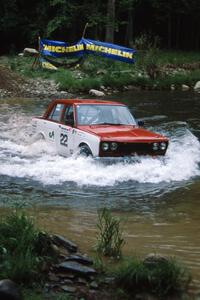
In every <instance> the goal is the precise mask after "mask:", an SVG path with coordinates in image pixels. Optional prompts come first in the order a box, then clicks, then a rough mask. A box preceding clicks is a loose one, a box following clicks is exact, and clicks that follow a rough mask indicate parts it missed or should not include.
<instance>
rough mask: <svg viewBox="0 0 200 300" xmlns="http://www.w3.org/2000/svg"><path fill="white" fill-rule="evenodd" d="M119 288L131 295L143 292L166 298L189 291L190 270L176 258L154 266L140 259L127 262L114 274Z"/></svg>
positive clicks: (159, 262) (161, 261) (162, 261)
mask: <svg viewBox="0 0 200 300" xmlns="http://www.w3.org/2000/svg"><path fill="white" fill-rule="evenodd" d="M114 276H115V279H116V284H117V286H118V287H120V288H122V289H123V290H125V291H127V292H128V293H129V294H136V293H138V292H139V293H141V292H147V293H151V294H154V295H157V296H166V295H171V294H173V293H176V292H177V293H178V292H180V291H184V290H186V289H187V287H188V284H189V282H190V279H191V278H190V274H189V272H188V270H187V269H186V268H185V267H184V266H182V265H181V264H180V263H179V262H178V261H177V260H176V259H175V258H168V259H164V260H160V261H158V262H157V263H155V264H153V265H148V264H145V263H144V261H142V260H140V259H138V258H131V259H128V260H125V261H124V262H123V263H122V265H121V266H119V267H118V268H117V270H116V271H115V273H114Z"/></svg>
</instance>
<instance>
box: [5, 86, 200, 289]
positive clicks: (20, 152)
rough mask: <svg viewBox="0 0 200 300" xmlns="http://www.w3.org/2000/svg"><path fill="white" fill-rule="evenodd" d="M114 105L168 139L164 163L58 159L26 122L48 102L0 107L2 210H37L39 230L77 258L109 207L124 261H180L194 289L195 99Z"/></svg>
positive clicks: (199, 111) (199, 263)
mask: <svg viewBox="0 0 200 300" xmlns="http://www.w3.org/2000/svg"><path fill="white" fill-rule="evenodd" d="M117 97H119V96H116V97H115V100H116V98H117ZM119 99H121V100H122V99H126V100H124V102H126V103H127V104H129V106H130V108H131V110H132V112H133V113H134V115H135V116H136V117H137V118H142V119H144V120H145V124H146V125H145V126H146V127H147V128H148V129H150V130H153V131H155V132H158V133H161V134H164V135H166V136H167V137H169V139H170V145H169V148H168V151H167V155H166V156H165V157H164V158H156V159H153V158H150V157H139V158H137V160H136V161H134V162H133V161H130V160H127V159H125V160H120V161H115V162H112V161H109V163H108V162H103V161H101V160H93V159H90V158H80V157H70V158H63V157H61V156H58V155H56V153H55V151H54V149H51V148H50V146H49V145H46V144H45V143H44V142H43V141H39V142H35V143H33V142H32V140H31V137H30V119H31V117H32V116H34V115H38V114H41V113H42V112H43V111H44V109H45V108H46V105H47V101H40V100H37V101H33V100H26V101H25V100H23V101H21V100H20V99H15V100H12V101H11V100H8V101H6V100H5V101H4V102H3V103H2V104H0V205H1V206H2V207H5V206H10V205H15V204H16V203H18V204H19V203H21V204H22V203H26V205H28V206H34V207H36V208H39V210H38V212H37V214H38V222H39V223H40V224H42V226H44V227H45V228H46V229H47V230H52V231H55V232H58V233H61V234H63V235H67V236H68V237H69V238H71V239H73V240H75V241H76V242H78V243H79V244H80V243H81V247H82V248H83V250H89V249H91V246H92V245H93V244H94V239H95V230H96V219H97V214H96V212H97V210H98V209H100V208H102V207H104V206H106V207H110V208H111V209H112V210H113V211H114V212H115V213H117V214H119V215H120V216H121V217H122V218H123V220H124V221H123V228H124V235H125V239H126V245H125V249H124V251H125V253H126V254H133V253H141V254H142V255H143V254H146V253H149V252H159V253H160V252H161V253H163V254H168V255H178V257H180V258H181V259H182V260H183V261H184V262H185V263H186V264H187V265H188V266H189V267H190V268H191V269H192V272H193V275H194V279H195V280H194V284H195V286H196V287H197V288H200V275H199V274H198V268H199V267H200V241H199V239H198V238H197V234H198V230H199V227H200V224H199V209H198V207H199V199H200V197H199V194H200V192H199V191H200V189H199V187H200V180H199V178H200V167H199V166H200V142H199V137H200V134H199V132H200V120H199V115H200V95H198V94H190V93H180V94H178V93H159V92H155V93H149V92H148V93H147V92H140V93H134V94H132V93H127V94H124V95H121V97H119ZM83 235H84V236H87V239H85V240H83V239H82V236H83Z"/></svg>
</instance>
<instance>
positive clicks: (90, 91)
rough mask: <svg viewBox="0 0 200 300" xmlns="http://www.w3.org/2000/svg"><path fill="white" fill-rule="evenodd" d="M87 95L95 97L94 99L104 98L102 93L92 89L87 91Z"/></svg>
mask: <svg viewBox="0 0 200 300" xmlns="http://www.w3.org/2000/svg"><path fill="white" fill-rule="evenodd" d="M89 94H90V95H92V96H96V97H104V96H105V93H104V92H102V91H98V90H94V89H91V90H89Z"/></svg>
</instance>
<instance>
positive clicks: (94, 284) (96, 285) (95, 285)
mask: <svg viewBox="0 0 200 300" xmlns="http://www.w3.org/2000/svg"><path fill="white" fill-rule="evenodd" d="M98 287H99V286H98V284H97V282H96V281H92V282H91V283H90V288H91V289H95V290H96V289H98Z"/></svg>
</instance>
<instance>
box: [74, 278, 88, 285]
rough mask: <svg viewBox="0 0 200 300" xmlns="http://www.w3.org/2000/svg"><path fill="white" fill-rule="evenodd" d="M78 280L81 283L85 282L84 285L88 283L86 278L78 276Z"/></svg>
mask: <svg viewBox="0 0 200 300" xmlns="http://www.w3.org/2000/svg"><path fill="white" fill-rule="evenodd" d="M76 282H77V283H79V284H83V285H87V283H88V282H87V280H86V279H84V278H81V277H78V278H77V279H76Z"/></svg>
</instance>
